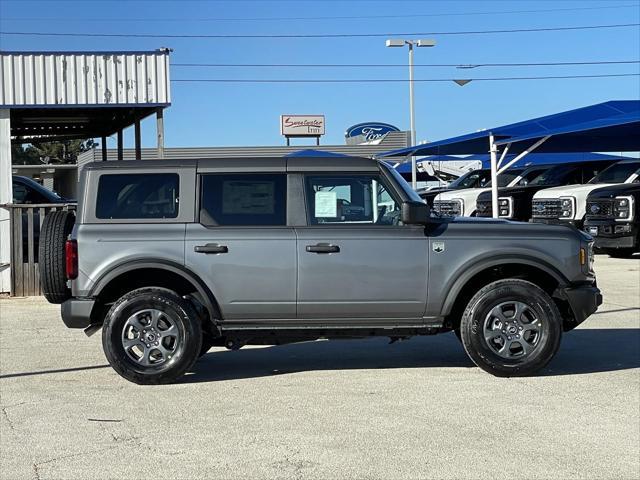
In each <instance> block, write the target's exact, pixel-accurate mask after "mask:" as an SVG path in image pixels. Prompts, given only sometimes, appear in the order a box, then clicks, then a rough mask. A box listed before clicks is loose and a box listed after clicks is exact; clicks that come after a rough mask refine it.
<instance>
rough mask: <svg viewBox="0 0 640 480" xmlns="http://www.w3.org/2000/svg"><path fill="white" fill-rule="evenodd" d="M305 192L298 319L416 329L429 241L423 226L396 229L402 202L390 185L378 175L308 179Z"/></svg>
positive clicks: (424, 288) (422, 308) (421, 309)
mask: <svg viewBox="0 0 640 480" xmlns="http://www.w3.org/2000/svg"><path fill="white" fill-rule="evenodd" d="M304 190H305V198H306V205H307V226H302V227H296V232H297V234H298V246H297V258H298V317H299V318H303V319H317V320H326V319H334V320H335V319H341V320H343V321H344V323H345V324H347V323H358V322H362V323H367V321H370V320H368V319H384V323H389V322H390V321H391V320H393V321H394V322H395V323H400V324H402V323H403V322H402V321H403V320H405V321H406V320H411V321H413V322H414V323H421V319H422V317H423V315H424V311H425V304H426V295H427V270H428V239H427V237H426V236H425V232H424V227H421V226H409V225H402V224H401V222H400V205H401V202H400V199H399V198H395V196H394V194H393V190H392V189H390V188H389V187H388V184H387V181H386V180H385V179H384V178H383V177H382V176H381V175H380V174H379V173H364V172H363V173H353V174H313V173H309V174H305V175H304ZM416 321H417V322H416ZM381 323H382V322H381Z"/></svg>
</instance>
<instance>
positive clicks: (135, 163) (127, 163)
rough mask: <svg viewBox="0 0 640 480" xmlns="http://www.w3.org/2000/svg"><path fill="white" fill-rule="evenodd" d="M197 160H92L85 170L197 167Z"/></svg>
mask: <svg viewBox="0 0 640 480" xmlns="http://www.w3.org/2000/svg"><path fill="white" fill-rule="evenodd" d="M195 166H196V160H191V159H185V160H109V161H107V162H91V163H87V164H86V165H85V166H84V167H83V169H85V170H106V169H123V168H135V169H149V170H153V169H156V168H181V167H182V168H184V167H195Z"/></svg>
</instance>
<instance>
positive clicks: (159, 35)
mask: <svg viewBox="0 0 640 480" xmlns="http://www.w3.org/2000/svg"><path fill="white" fill-rule="evenodd" d="M638 26H640V23H621V24H612V25H578V26H568V27H545V28H514V29H503V30H468V31H457V32H438V31H432V32H392V33H320V34H304V33H293V34H246V35H243V34H170V33H77V32H75V33H74V32H5V31H0V35H14V36H32V37H102V38H216V39H218V38H230V39H240V38H246V39H249V38H367V37H392V36H422V35H481V34H495V33H530V32H560V31H571V30H596V29H610V28H628V27H638Z"/></svg>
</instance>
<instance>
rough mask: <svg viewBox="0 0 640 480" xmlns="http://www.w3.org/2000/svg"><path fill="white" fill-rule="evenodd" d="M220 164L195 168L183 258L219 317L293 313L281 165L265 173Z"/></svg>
mask: <svg viewBox="0 0 640 480" xmlns="http://www.w3.org/2000/svg"><path fill="white" fill-rule="evenodd" d="M265 163H266V162H265ZM282 165H284V163H282ZM220 170H221V169H220V168H217V169H216V168H213V169H211V171H207V170H206V169H205V170H204V171H200V170H199V189H200V191H199V201H198V207H197V210H198V211H197V216H196V218H197V219H198V220H197V222H196V223H193V224H188V225H187V229H186V251H185V260H186V265H187V267H188V268H189V269H191V270H192V271H194V272H195V273H197V274H198V275H199V276H200V278H201V279H203V280H204V281H205V282H206V283H207V285H208V287H209V288H210V289H211V291H212V292H213V293H214V295H215V297H216V299H217V301H218V303H219V304H220V308H221V310H222V315H223V318H224V320H225V321H228V322H232V321H240V320H247V319H251V320H257V321H263V320H268V319H293V318H295V315H296V248H295V247H296V238H295V232H294V230H293V228H291V227H288V226H287V218H286V197H287V178H286V173H285V172H284V166H282V168H281V169H278V168H274V169H273V171H271V172H266V173H251V172H249V171H236V172H233V171H228V172H226V173H220Z"/></svg>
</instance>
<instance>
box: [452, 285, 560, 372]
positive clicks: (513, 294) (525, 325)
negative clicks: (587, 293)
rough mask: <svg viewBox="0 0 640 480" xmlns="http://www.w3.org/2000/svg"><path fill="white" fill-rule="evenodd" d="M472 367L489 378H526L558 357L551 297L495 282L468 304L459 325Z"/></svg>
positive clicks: (556, 316)
mask: <svg viewBox="0 0 640 480" xmlns="http://www.w3.org/2000/svg"><path fill="white" fill-rule="evenodd" d="M460 333H461V336H462V344H463V345H464V349H465V350H466V352H467V354H468V355H469V357H470V358H471V360H473V362H474V363H475V364H476V365H477V366H479V367H480V368H482V369H483V370H485V371H486V372H489V373H491V374H493V375H496V376H499V377H515V376H525V375H530V374H533V373H535V372H537V371H538V370H540V369H541V368H543V367H544V366H546V365H547V364H548V363H549V361H550V360H551V359H552V358H553V356H554V355H555V354H556V352H557V351H558V348H559V346H560V339H561V336H562V318H561V316H560V312H559V311H558V308H557V307H556V305H555V303H554V301H553V300H552V299H551V297H550V296H549V295H548V294H547V293H546V292H545V291H544V290H542V289H541V288H540V287H538V286H537V285H535V284H533V283H531V282H527V281H525V280H517V279H507V280H498V281H496V282H493V283H491V284H489V285H487V286H486V287H484V288H482V289H481V290H480V291H479V292H478V293H476V294H475V295H474V297H473V298H472V299H471V301H470V302H469V304H468V306H467V308H466V310H465V312H464V315H463V317H462V321H461V324H460Z"/></svg>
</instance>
